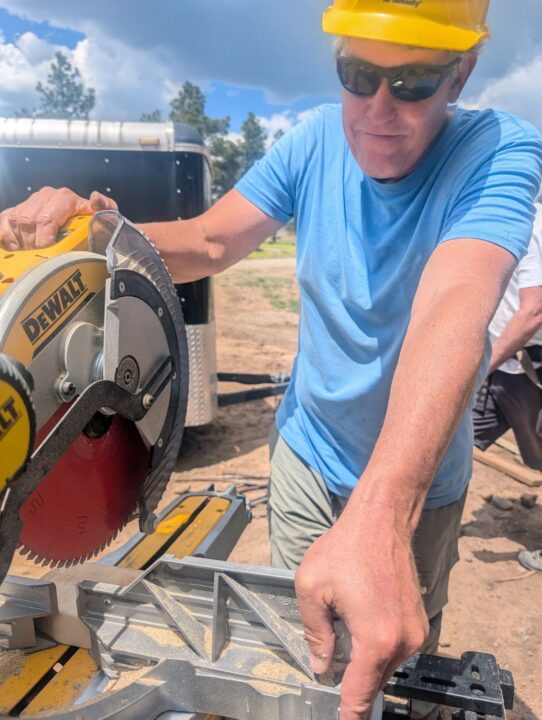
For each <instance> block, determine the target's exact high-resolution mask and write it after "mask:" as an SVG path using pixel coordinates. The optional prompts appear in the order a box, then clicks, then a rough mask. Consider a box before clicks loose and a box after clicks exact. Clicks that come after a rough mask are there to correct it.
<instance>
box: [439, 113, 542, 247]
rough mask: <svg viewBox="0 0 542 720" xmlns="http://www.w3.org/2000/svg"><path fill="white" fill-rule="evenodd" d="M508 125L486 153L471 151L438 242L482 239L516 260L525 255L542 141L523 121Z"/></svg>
mask: <svg viewBox="0 0 542 720" xmlns="http://www.w3.org/2000/svg"><path fill="white" fill-rule="evenodd" d="M511 124H512V130H511V131H510V130H508V134H507V137H506V138H503V139H501V141H500V143H499V144H498V145H497V147H495V148H494V149H492V150H491V152H488V151H487V149H484V148H483V145H482V144H479V145H478V146H477V145H476V144H475V145H474V148H472V155H473V157H471V158H469V160H470V162H471V163H472V164H471V169H470V170H469V176H468V177H466V178H463V180H464V182H463V184H462V186H461V188H460V189H459V190H458V191H456V189H455V188H450V190H451V197H452V202H451V205H450V208H449V212H448V214H447V217H446V221H445V223H444V226H443V230H442V233H441V236H440V240H439V242H445V241H447V240H452V239H456V238H474V239H479V240H487V241H489V242H492V243H495V244H496V245H500V246H501V247H503V248H505V249H506V250H509V251H510V252H511V253H512V254H513V255H514V256H515V257H516V259H518V260H519V259H520V258H522V257H523V256H524V255H525V253H526V252H527V247H528V245H529V241H530V239H531V233H532V227H533V219H534V206H533V202H534V200H535V198H536V196H537V194H538V192H539V189H540V182H541V179H542V138H541V136H540V134H539V133H538V132H537V131H536V130H535V129H534V128H533V127H532V126H530V125H528V124H527V123H522V122H520V121H516V122H512V123H511ZM477 151H478V152H477Z"/></svg>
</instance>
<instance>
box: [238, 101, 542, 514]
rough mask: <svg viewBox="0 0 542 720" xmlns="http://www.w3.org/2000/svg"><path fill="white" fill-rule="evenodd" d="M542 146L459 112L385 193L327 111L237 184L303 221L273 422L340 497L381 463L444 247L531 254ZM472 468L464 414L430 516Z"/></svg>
mask: <svg viewBox="0 0 542 720" xmlns="http://www.w3.org/2000/svg"><path fill="white" fill-rule="evenodd" d="M541 142H542V141H541V137H540V135H539V134H538V132H537V131H536V130H535V129H534V128H533V127H532V126H531V125H529V124H528V123H526V122H523V121H521V120H519V119H518V118H516V117H513V116H511V115H508V114H506V113H500V112H494V111H491V110H487V111H483V112H480V111H464V110H456V111H455V112H454V113H453V114H452V117H451V119H450V121H449V122H448V124H447V126H446V128H445V129H444V130H443V132H442V133H441V134H440V136H439V137H438V138H437V139H436V140H435V142H434V143H433V145H432V146H431V148H430V149H429V150H428V151H427V153H426V155H425V157H424V158H423V160H422V161H421V162H420V164H419V165H418V166H417V167H416V168H415V170H414V171H413V172H412V173H411V174H410V175H408V176H407V177H405V178H403V179H402V180H399V181H397V182H394V183H381V182H378V181H375V180H374V179H372V178H370V177H367V176H366V175H364V173H363V172H362V170H361V169H360V167H359V166H358V164H357V163H356V161H355V159H354V157H353V155H352V154H351V152H350V149H349V147H348V144H347V141H346V138H345V135H344V131H343V127H342V119H341V107H340V106H339V105H327V106H323V107H321V108H320V109H319V110H318V111H317V112H316V113H315V114H314V115H312V116H311V117H309V118H308V119H307V120H305V121H304V122H302V123H300V124H299V125H297V126H296V127H294V128H293V129H292V130H291V131H290V132H289V133H287V134H286V135H285V136H283V137H282V138H281V139H280V140H279V141H278V142H277V143H276V144H275V145H274V146H273V147H272V148H271V149H270V150H269V152H268V153H267V154H266V156H265V157H264V158H263V159H262V160H261V161H260V162H258V163H257V164H256V165H255V166H254V167H253V168H252V169H251V170H250V171H249V172H248V173H247V174H246V175H245V177H244V178H242V180H241V181H240V182H239V183H238V184H237V186H236V187H237V190H238V191H239V192H240V193H242V194H243V195H244V196H245V197H246V198H247V199H248V200H250V201H251V202H252V203H253V204H254V205H256V206H257V207H258V208H260V209H261V210H262V211H263V212H265V213H266V214H267V215H270V216H271V217H272V218H274V219H276V220H279V221H281V222H286V221H287V220H289V219H290V218H291V217H295V221H296V227H297V277H298V281H299V289H300V301H301V312H300V324H299V349H298V354H297V357H296V359H295V362H294V367H293V371H292V381H291V383H290V386H289V388H288V390H287V392H286V395H285V397H284V399H283V401H282V403H281V406H280V409H279V411H278V414H277V425H278V429H279V431H280V434H281V435H282V437H283V438H284V440H285V441H286V442H287V443H288V445H289V446H290V447H291V448H292V449H293V450H294V451H295V452H296V453H297V454H298V455H299V456H300V457H301V458H302V459H303V460H304V461H305V462H306V463H307V464H308V465H309V466H310V467H312V468H313V469H314V470H316V471H317V472H319V473H320V474H321V475H322V476H323V478H324V479H325V481H326V484H327V486H328V487H329V489H330V490H331V491H332V492H334V493H335V494H337V495H339V496H343V497H348V495H349V494H350V493H351V491H352V489H353V488H354V486H355V485H356V483H357V482H358V480H359V477H360V475H361V474H362V472H363V470H364V468H365V466H366V465H367V462H368V460H369V457H370V455H371V453H372V450H373V447H374V445H375V442H376V440H377V438H378V435H379V433H380V430H381V428H382V424H383V420H384V416H385V414H386V408H387V404H388V396H389V392H390V386H391V382H392V379H393V374H394V371H395V366H396V364H397V359H398V356H399V351H400V349H401V345H402V342H403V339H404V336H405V333H406V330H407V326H408V323H409V319H410V311H411V306H412V302H413V299H414V295H415V293H416V289H417V286H418V283H419V280H420V276H421V273H422V271H423V269H424V267H425V265H426V263H427V261H428V259H429V257H430V256H431V253H432V252H433V251H434V249H435V248H436V247H437V245H439V244H440V243H442V242H445V241H449V240H453V239H454V238H479V239H483V240H487V241H490V242H493V243H496V244H498V245H500V246H502V247H504V248H506V249H508V250H509V251H510V252H511V253H513V255H515V257H516V258H518V259H519V258H520V257H522V256H523V254H524V253H525V251H526V249H527V246H528V244H529V239H530V235H531V228H532V222H533V216H534V211H533V199H534V197H535V196H536V194H537V192H538V188H539V185H540V179H541V171H542V144H541ZM473 311H474V312H475V308H473ZM404 421H405V426H408V422H409V408H408V407H405V408H404ZM427 422H428V423H430V422H431V418H430V417H428V418H427ZM471 471H472V425H471V419H470V413H466V414H465V416H464V417H463V418H462V420H461V423H460V425H459V428H458V430H457V431H456V433H455V435H454V436H453V438H452V440H451V443H450V446H449V448H448V450H447V452H446V455H445V456H444V459H443V461H442V463H441V465H440V467H439V470H438V472H437V474H436V476H435V479H434V481H433V484H432V486H431V489H430V491H429V494H428V498H427V502H426V507H427V508H434V507H440V506H442V505H446V504H448V503H451V502H454V501H456V500H458V499H459V498H460V497H461V495H462V494H463V491H464V489H465V487H466V485H467V483H468V481H469V478H470V476H471Z"/></svg>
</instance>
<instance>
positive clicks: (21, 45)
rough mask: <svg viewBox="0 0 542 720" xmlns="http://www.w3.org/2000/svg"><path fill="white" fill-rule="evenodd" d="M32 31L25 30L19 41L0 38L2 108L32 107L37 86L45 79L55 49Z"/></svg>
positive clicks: (0, 102) (0, 108) (55, 47)
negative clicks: (12, 41) (37, 83)
mask: <svg viewBox="0 0 542 720" xmlns="http://www.w3.org/2000/svg"><path fill="white" fill-rule="evenodd" d="M59 49H61V50H63V51H65V48H59V47H57V46H53V45H50V44H48V43H46V42H44V41H42V40H40V38H38V37H37V36H36V35H34V34H33V33H24V35H21V37H20V38H19V39H18V41H17V43H6V42H5V41H3V40H2V42H0V112H2V111H4V112H5V111H12V110H17V109H20V108H21V107H23V106H26V107H33V106H34V105H35V104H36V97H35V87H36V82H37V81H38V80H45V79H46V76H47V72H48V71H49V67H50V64H51V60H52V58H53V56H54V53H55V51H56V50H59Z"/></svg>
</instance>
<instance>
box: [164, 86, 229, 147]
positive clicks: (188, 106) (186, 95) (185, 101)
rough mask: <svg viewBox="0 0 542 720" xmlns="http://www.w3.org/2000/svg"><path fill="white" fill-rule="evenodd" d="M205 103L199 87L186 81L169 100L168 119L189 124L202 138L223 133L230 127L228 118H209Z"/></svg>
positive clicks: (205, 138)
mask: <svg viewBox="0 0 542 720" xmlns="http://www.w3.org/2000/svg"><path fill="white" fill-rule="evenodd" d="M205 104H206V98H205V95H204V93H203V91H202V90H201V88H199V87H198V86H197V85H194V84H193V83H191V82H188V81H187V82H185V83H184V85H183V86H182V88H181V89H180V90H179V92H178V94H177V97H176V98H174V99H173V100H172V101H171V104H170V105H171V112H170V113H169V119H170V120H172V121H173V122H178V123H186V124H187V125H190V126H191V127H193V128H194V129H195V130H197V131H198V132H199V134H200V135H201V136H202V138H203V139H204V140H207V139H208V138H211V137H213V136H214V135H225V134H226V133H227V132H228V130H229V129H230V118H229V117H225V118H210V117H209V116H208V115H207V114H206V112H205Z"/></svg>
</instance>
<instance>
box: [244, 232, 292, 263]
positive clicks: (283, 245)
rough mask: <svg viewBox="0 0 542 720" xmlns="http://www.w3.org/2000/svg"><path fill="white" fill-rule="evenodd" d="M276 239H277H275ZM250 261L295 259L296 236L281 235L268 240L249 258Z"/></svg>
mask: <svg viewBox="0 0 542 720" xmlns="http://www.w3.org/2000/svg"><path fill="white" fill-rule="evenodd" d="M273 238H275V239H273ZM248 257H249V260H269V259H273V260H279V259H282V258H294V257H295V235H290V234H283V233H280V235H278V236H273V237H272V238H269V239H268V240H266V241H265V242H264V243H262V245H260V247H259V248H258V249H257V250H255V251H254V252H252V253H250V255H249V256H248Z"/></svg>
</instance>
